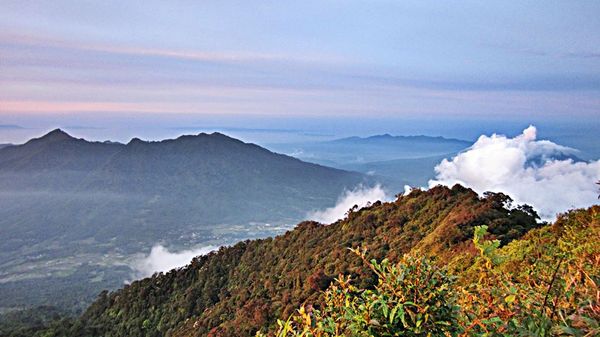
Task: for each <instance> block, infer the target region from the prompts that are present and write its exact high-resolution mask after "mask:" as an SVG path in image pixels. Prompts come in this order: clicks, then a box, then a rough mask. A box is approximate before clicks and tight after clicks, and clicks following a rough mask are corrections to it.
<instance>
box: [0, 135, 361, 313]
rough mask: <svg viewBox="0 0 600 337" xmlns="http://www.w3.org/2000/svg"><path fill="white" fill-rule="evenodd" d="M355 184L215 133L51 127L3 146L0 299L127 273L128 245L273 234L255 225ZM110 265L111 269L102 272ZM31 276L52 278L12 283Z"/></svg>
mask: <svg viewBox="0 0 600 337" xmlns="http://www.w3.org/2000/svg"><path fill="white" fill-rule="evenodd" d="M363 182H366V180H365V177H364V176H363V175H361V174H359V173H352V172H348V171H343V170H339V169H332V168H328V167H323V166H320V165H316V164H311V163H306V162H302V161H300V160H298V159H295V158H292V157H289V156H285V155H281V154H276V153H273V152H271V151H268V150H266V149H264V148H261V147H259V146H257V145H254V144H247V143H244V142H241V141H239V140H237V139H233V138H230V137H227V136H225V135H223V134H219V133H213V134H204V133H202V134H199V135H194V136H181V137H179V138H177V139H172V140H164V141H160V142H146V141H142V140H140V139H133V140H131V141H130V142H129V143H128V144H120V143H110V142H89V141H86V140H84V139H76V138H74V137H72V136H70V135H68V134H67V133H65V132H64V131H61V130H54V131H52V132H50V133H48V134H47V135H45V136H43V137H40V138H37V139H32V140H30V141H29V142H27V143H25V144H23V145H16V146H9V147H5V148H3V149H0V204H2V207H0V237H2V240H0V266H1V269H0V299H2V300H0V309H1V307H3V306H11V305H16V304H17V303H19V301H21V302H23V303H28V302H35V301H36V300H37V301H42V302H43V301H46V300H48V301H51V298H52V293H51V291H50V290H49V289H48V288H54V289H59V288H60V289H63V285H64V284H65V282H67V281H68V280H69V279H68V278H69V277H74V278H76V279H77V282H86V283H85V284H86V285H87V284H88V283H89V282H88V281H89V280H90V279H93V280H95V282H96V283H89V287H90V288H91V290H90V289H83V290H81V291H82V292H83V293H86V294H87V296H90V294H91V295H92V296H93V295H95V293H96V291H95V290H94V289H96V290H97V289H101V288H102V287H114V286H115V282H116V284H118V283H119V282H123V280H124V279H125V278H126V277H128V275H127V274H126V270H127V268H125V267H123V266H124V265H126V263H127V259H128V258H129V257H130V256H131V254H135V253H140V252H147V251H148V250H149V249H150V247H152V245H154V244H156V243H158V242H161V243H163V244H166V245H171V246H173V245H176V246H177V245H179V246H180V247H185V246H193V245H195V244H201V243H204V242H218V243H220V244H223V243H227V242H235V241H238V240H240V239H244V238H248V237H255V236H261V235H267V234H272V233H267V234H264V233H261V232H260V230H259V229H258V227H256V226H255V225H252V223H271V224H279V225H281V224H286V223H289V224H293V223H295V222H297V221H299V220H301V219H303V218H304V216H305V215H306V214H307V212H309V211H312V210H314V209H320V208H324V207H330V206H332V205H333V204H335V202H336V200H337V198H338V196H339V195H340V194H341V193H342V191H343V190H344V189H349V188H352V187H354V186H356V185H357V184H360V183H363ZM92 266H101V267H102V268H104V269H102V268H100V267H99V268H100V269H99V270H100V271H98V270H96V271H95V272H93V270H94V268H93V267H92ZM119 266H121V267H119ZM113 272H118V273H119V274H118V275H117V276H115V275H109V274H106V273H113ZM119 279H120V281H119ZM35 280H39V282H38V284H46V285H47V286H48V287H43V289H38V287H35V286H33V287H29V288H33V290H31V291H30V290H27V292H22V293H20V294H17V293H15V289H17V290H18V289H20V288H23V287H20V286H19V284H20V283H19V282H28V284H29V285H32V284H33V285H35V284H36V282H37V281H35ZM61 280H64V282H62V281H61ZM104 282H108V283H104ZM40 291H44V293H43V294H42V293H40ZM19 296H21V297H19ZM82 296H83V295H82ZM59 300H60V299H59ZM41 304H44V303H41Z"/></svg>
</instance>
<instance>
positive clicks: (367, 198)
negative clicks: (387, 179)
mask: <svg viewBox="0 0 600 337" xmlns="http://www.w3.org/2000/svg"><path fill="white" fill-rule="evenodd" d="M388 199H389V197H388V196H387V194H386V193H385V191H384V190H383V188H382V187H381V185H376V186H374V187H371V188H368V187H364V186H358V187H357V188H355V189H353V190H351V191H344V193H342V195H341V196H340V197H339V198H338V201H337V203H336V204H335V206H333V207H330V208H327V209H324V210H321V211H315V212H311V213H309V214H308V218H309V219H311V220H314V221H318V222H321V223H326V224H329V223H333V222H335V221H337V220H339V219H342V218H344V216H345V215H346V213H347V212H348V210H349V209H350V208H352V207H353V206H354V205H358V207H364V206H366V205H367V203H368V202H375V201H377V200H381V201H385V200H388Z"/></svg>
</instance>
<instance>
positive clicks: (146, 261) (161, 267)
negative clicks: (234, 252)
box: [131, 245, 219, 278]
mask: <svg viewBox="0 0 600 337" xmlns="http://www.w3.org/2000/svg"><path fill="white" fill-rule="evenodd" d="M218 248H219V247H216V246H205V247H199V248H196V249H190V250H184V251H180V252H170V251H169V250H168V249H167V248H166V247H164V246H162V245H156V246H154V247H152V250H151V251H150V254H148V256H145V257H143V258H141V259H138V260H136V261H134V263H133V264H132V266H131V267H132V269H133V270H134V271H135V274H136V275H135V276H136V277H137V278H143V277H147V276H150V275H152V274H154V273H156V272H167V271H169V270H171V269H174V268H179V267H183V266H186V265H188V264H189V263H190V262H191V261H192V259H193V258H194V257H196V256H199V255H205V254H208V253H210V252H212V251H213V250H216V249H218Z"/></svg>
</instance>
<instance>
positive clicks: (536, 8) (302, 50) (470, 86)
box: [0, 0, 600, 142]
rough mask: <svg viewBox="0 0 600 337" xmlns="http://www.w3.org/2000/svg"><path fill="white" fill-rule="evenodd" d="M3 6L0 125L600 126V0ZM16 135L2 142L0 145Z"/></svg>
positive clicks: (22, 3) (0, 17)
mask: <svg viewBox="0 0 600 337" xmlns="http://www.w3.org/2000/svg"><path fill="white" fill-rule="evenodd" d="M0 8H1V9H2V10H0V87H1V88H2V90H0V124H17V125H21V126H24V127H41V128H43V125H47V126H48V127H50V126H51V125H56V124H60V125H72V126H73V125H76V124H78V122H80V121H84V122H85V123H88V124H89V123H92V122H93V121H94V120H96V122H95V123H97V122H98V121H97V119H99V118H100V119H101V118H102V117H104V116H106V118H105V119H106V120H111V121H112V122H111V123H113V124H114V125H118V126H119V127H120V128H121V129H127V128H124V127H123V125H125V124H127V125H129V126H130V127H129V128H130V129H135V128H136V125H137V126H138V128H141V127H142V124H136V123H137V122H138V121H140V120H146V121H147V123H152V121H160V123H161V124H164V123H167V124H169V123H170V124H169V125H168V126H169V127H178V126H179V124H178V123H179V122H178V121H180V120H185V121H186V122H185V123H192V122H191V121H192V120H193V122H194V123H204V124H207V123H212V124H213V125H225V124H226V125H228V126H236V125H237V126H239V125H244V124H248V123H249V122H248V121H252V120H253V121H254V122H253V123H254V124H260V123H261V122H260V121H264V120H265V118H267V119H268V118H272V119H273V120H276V121H281V120H285V119H290V120H292V119H298V118H306V119H312V120H314V119H317V120H318V119H319V118H335V117H339V118H349V119H354V120H365V121H367V122H369V123H370V122H372V121H373V120H377V119H381V118H383V119H387V120H394V119H397V120H407V119H408V120H415V119H418V120H432V119H442V120H445V119H452V120H461V119H462V120H465V119H469V120H498V121H504V120H514V121H520V122H523V123H526V122H536V121H545V120H550V119H551V120H557V121H569V120H572V119H573V118H576V119H594V118H597V117H599V116H600V47H599V46H600V19H599V18H600V2H598V1H522V2H507V1H461V2H455V1H444V2H440V1H60V0H56V1H4V0H0ZM176 115H177V116H179V115H185V116H187V117H185V118H183V117H175V116H176ZM190 116H191V117H190ZM42 121H45V122H42ZM169 121H171V122H169ZM43 123H46V124H43ZM42 124H43V125H42ZM104 124H106V123H104ZM250 124H252V123H250ZM275 124H277V123H275ZM285 124H286V123H285V122H281V123H279V124H278V125H285ZM40 125H42V126H40ZM374 125H375V124H374ZM83 126H85V127H96V126H97V125H87V124H86V125H83ZM259 126H260V125H259ZM104 127H106V128H110V125H103V128H104ZM292 127H293V125H292ZM11 137H12V136H11ZM11 137H9V136H4V138H2V130H0V142H2V141H10V140H11V139H14V137H13V138H11Z"/></svg>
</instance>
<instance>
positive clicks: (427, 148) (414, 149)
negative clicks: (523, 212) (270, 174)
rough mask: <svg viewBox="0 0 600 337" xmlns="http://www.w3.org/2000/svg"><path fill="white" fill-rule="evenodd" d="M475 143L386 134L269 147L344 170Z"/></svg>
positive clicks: (443, 152) (465, 146)
mask: <svg viewBox="0 0 600 337" xmlns="http://www.w3.org/2000/svg"><path fill="white" fill-rule="evenodd" d="M471 144H472V142H469V141H466V140H460V139H453V138H444V137H430V136H423V135H420V136H392V135H389V134H383V135H375V136H370V137H348V138H341V139H336V140H331V141H325V142H307V143H288V144H270V145H269V148H271V149H273V150H275V151H278V152H283V153H287V154H290V155H292V156H294V157H296V158H299V159H302V160H306V161H310V162H314V163H319V164H323V165H329V166H333V167H340V166H344V165H354V164H365V163H369V162H379V161H387V160H395V159H409V158H422V157H431V156H438V155H444V154H447V153H455V152H458V151H460V150H463V149H465V148H467V147H469V146H470V145H471Z"/></svg>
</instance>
